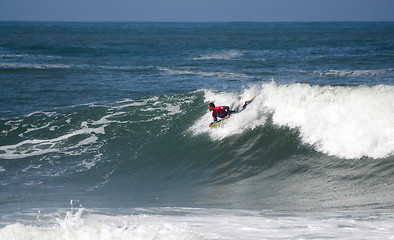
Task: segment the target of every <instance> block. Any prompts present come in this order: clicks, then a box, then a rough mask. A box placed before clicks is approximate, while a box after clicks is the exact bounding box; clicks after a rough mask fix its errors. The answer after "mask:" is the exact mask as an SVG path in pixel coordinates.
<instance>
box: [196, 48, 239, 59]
mask: <svg viewBox="0 0 394 240" xmlns="http://www.w3.org/2000/svg"><path fill="white" fill-rule="evenodd" d="M239 56H242V52H241V51H237V50H229V51H220V52H214V53H209V54H206V55H202V56H199V57H196V58H193V60H229V59H232V58H236V57H239Z"/></svg>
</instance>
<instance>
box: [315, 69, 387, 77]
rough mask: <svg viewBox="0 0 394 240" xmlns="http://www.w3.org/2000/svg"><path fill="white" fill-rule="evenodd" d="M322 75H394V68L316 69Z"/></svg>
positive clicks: (316, 72)
mask: <svg viewBox="0 0 394 240" xmlns="http://www.w3.org/2000/svg"><path fill="white" fill-rule="evenodd" d="M314 73H315V74H318V75H320V76H375V75H390V76H394V69H376V70H334V69H331V70H327V71H315V72H314Z"/></svg>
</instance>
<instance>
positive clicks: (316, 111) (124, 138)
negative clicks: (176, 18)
mask: <svg viewBox="0 0 394 240" xmlns="http://www.w3.org/2000/svg"><path fill="white" fill-rule="evenodd" d="M252 96H255V98H254V101H253V102H252V103H250V104H249V105H248V106H247V108H246V109H245V110H244V111H242V112H240V113H238V114H233V115H232V116H231V118H230V119H229V121H227V123H226V124H224V125H222V126H221V127H219V128H209V127H208V125H209V123H210V122H212V121H213V120H212V116H211V113H210V112H209V111H208V109H207V105H208V103H209V102H214V103H215V104H216V105H217V106H220V105H226V106H229V107H230V108H231V109H236V108H238V107H240V106H242V104H243V102H244V101H245V100H248V99H250V98H251V97H252ZM393 182H394V23H392V22H332V23H248V22H244V23H148V22H125V23H115V22H103V23H80V22H75V23H73V22H68V23H62V22H58V23H57V22H53V23H49V22H0V239H1V240H14V239H21V240H22V239H23V240H25V239H40V240H42V239H64V240H71V239H72V240H74V239H83V240H89V239H144V240H145V239H152V240H158V239H163V240H164V239H171V240H174V239H188V240H189V239H209V240H213V239H226V240H227V239H241V240H242V239H245V240H250V239H357V240H359V239H394V197H393V196H394V184H393Z"/></svg>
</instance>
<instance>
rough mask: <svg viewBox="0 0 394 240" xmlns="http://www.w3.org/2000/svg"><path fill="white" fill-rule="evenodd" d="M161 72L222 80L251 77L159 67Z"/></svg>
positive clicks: (240, 74)
mask: <svg viewBox="0 0 394 240" xmlns="http://www.w3.org/2000/svg"><path fill="white" fill-rule="evenodd" d="M158 69H159V70H160V71H165V72H168V73H170V74H174V75H200V76H204V77H218V78H222V79H242V80H245V79H248V78H249V76H248V75H246V74H242V73H230V72H205V71H198V70H194V69H170V68H166V67H159V68H158Z"/></svg>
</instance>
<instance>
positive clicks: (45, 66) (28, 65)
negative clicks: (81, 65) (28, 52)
mask: <svg viewBox="0 0 394 240" xmlns="http://www.w3.org/2000/svg"><path fill="white" fill-rule="evenodd" d="M71 67H72V66H71V65H66V64H49V63H48V64H32V63H0V68H8V69H19V68H27V69H57V68H58V69H64V68H71Z"/></svg>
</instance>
